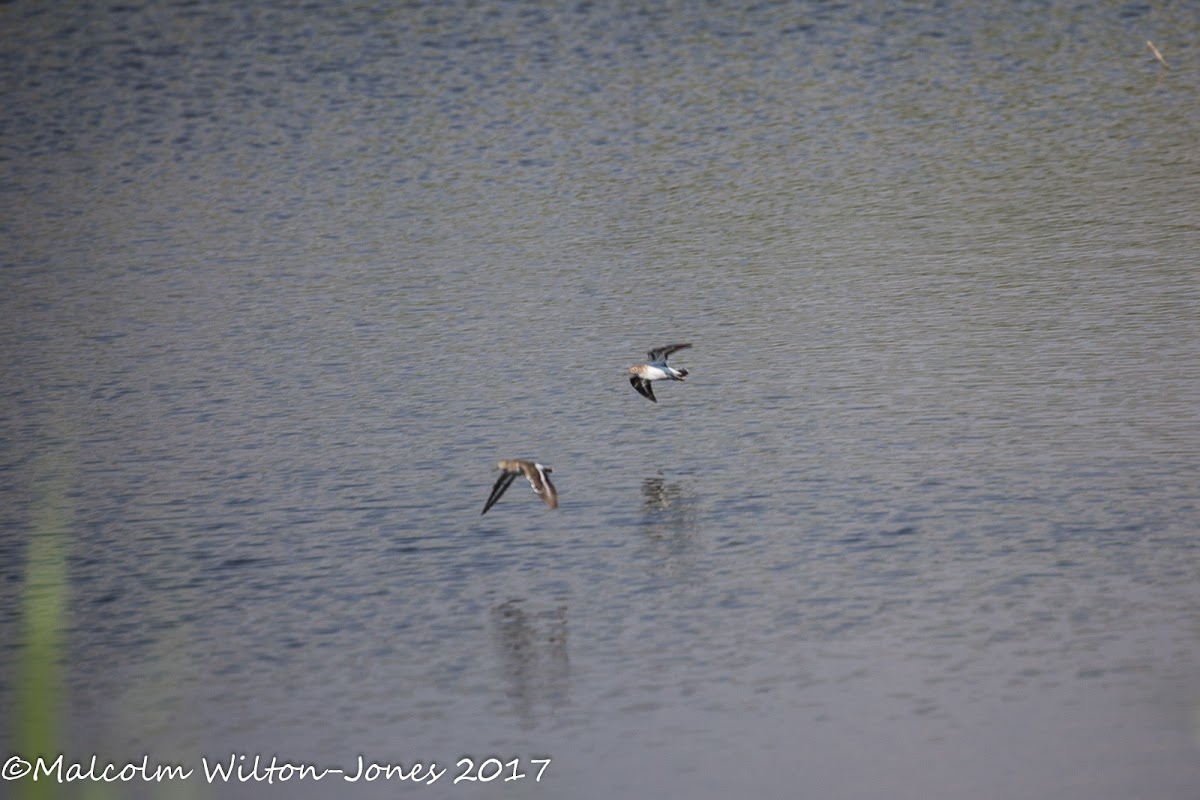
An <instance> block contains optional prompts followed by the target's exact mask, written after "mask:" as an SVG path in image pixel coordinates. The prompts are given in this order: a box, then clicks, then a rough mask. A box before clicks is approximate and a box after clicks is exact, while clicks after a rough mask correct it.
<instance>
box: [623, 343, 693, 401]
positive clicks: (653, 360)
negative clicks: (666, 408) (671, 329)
mask: <svg viewBox="0 0 1200 800" xmlns="http://www.w3.org/2000/svg"><path fill="white" fill-rule="evenodd" d="M691 346H692V343H691V342H688V343H687V344H669V345H667V346H666V347H656V348H654V349H653V350H651V351H650V352H649V353H646V357H647V358H648V359H649V360H648V361H647V362H646V363H645V364H638V365H637V366H636V367H630V368H629V383H630V385H631V386H633V388H634V389H637V391H638V394H640V395H641V396H642V397H644V398H646V399H647V400H649V401H650V402H652V403H657V402H658V400H656V399H655V398H654V389H653V388H651V386H650V381H660V380H663V379H664V378H667V379H670V380H673V381H681V380H683V379H684V378H685V377H687V374H688V371H687V370H686V369H675V368H674V367H668V366H667V356H669V355H671V353H674V352H675V351H676V350H683V349H686V348H688V347H691Z"/></svg>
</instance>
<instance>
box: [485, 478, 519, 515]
mask: <svg viewBox="0 0 1200 800" xmlns="http://www.w3.org/2000/svg"><path fill="white" fill-rule="evenodd" d="M516 477H517V473H515V472H501V473H500V477H499V478H496V484H495V485H494V486H492V494H491V495H490V496H489V497H488V500H487V502H486V503H484V505H483V511H480V512H479V516H481V517H482V516H483V515H484V514H486V513H487V512H488V509H489V508H491V507H492V506H494V505H496V501H497V500H499V499H500V498H501V497H503V496H504V493H505V492H506V491H508V487H509V485H510V484H512V482H513V479H514V478H516Z"/></svg>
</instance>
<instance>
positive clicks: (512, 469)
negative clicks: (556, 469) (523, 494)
mask: <svg viewBox="0 0 1200 800" xmlns="http://www.w3.org/2000/svg"><path fill="white" fill-rule="evenodd" d="M496 467H497V469H499V470H500V477H499V478H497V479H496V485H495V486H493V487H492V494H491V495H490V496H489V497H488V499H487V502H486V503H484V506H483V511H481V512H479V516H483V515H484V514H486V513H487V512H488V509H489V508H491V507H492V506H494V505H495V504H496V501H497V500H499V499H500V498H501V497H502V496H503V495H504V493H505V492H506V491H508V487H509V486H510V485H511V484H512V482H513V480H515V479H516V477H517V476H518V475H520V474H521V473H525V477H526V478H528V479H529V485H530V486H532V487H533V491H534V492H535V493H536V494H537V496H538V497H540V498H542V502H544V503H545V504H546V505H548V506H550V507H551V508H558V491H557V490H556V489H555V488H554V484H553V483H551V482H550V473H551V472H553V470H551V469H550V468H549V467H547V466H544V465H542V464H539V463H537V462H536V461H526V460H524V459H521V458H511V459H505V460H504V461H501V462H500V463H498V464H497V465H496Z"/></svg>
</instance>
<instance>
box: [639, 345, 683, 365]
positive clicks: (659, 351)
mask: <svg viewBox="0 0 1200 800" xmlns="http://www.w3.org/2000/svg"><path fill="white" fill-rule="evenodd" d="M691 346H692V343H691V342H687V343H685V344H669V345H667V346H666V347H656V348H654V349H653V350H651V351H650V352H649V353H646V355H647V356H649V357H650V360H651V361H658V360H659V359H662V360H663V361H666V360H667V356H669V355H671V353H674V352H675V351H676V350H686V349H687V348H689V347H691Z"/></svg>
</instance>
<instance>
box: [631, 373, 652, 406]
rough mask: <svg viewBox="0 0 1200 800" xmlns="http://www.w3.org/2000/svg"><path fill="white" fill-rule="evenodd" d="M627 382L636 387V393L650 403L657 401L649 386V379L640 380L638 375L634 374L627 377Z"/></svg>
mask: <svg viewBox="0 0 1200 800" xmlns="http://www.w3.org/2000/svg"><path fill="white" fill-rule="evenodd" d="M629 383H630V385H632V386H633V388H635V389H637V391H638V394H640V395H641V396H642V397H644V398H646V399H647V400H649V401H650V402H652V403H657V402H658V401H657V400H655V399H654V389H652V388H650V381H646V380H642V379H641V378H639V377H638V376H636V375H634V376H633V377H631V378H630V379H629Z"/></svg>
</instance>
